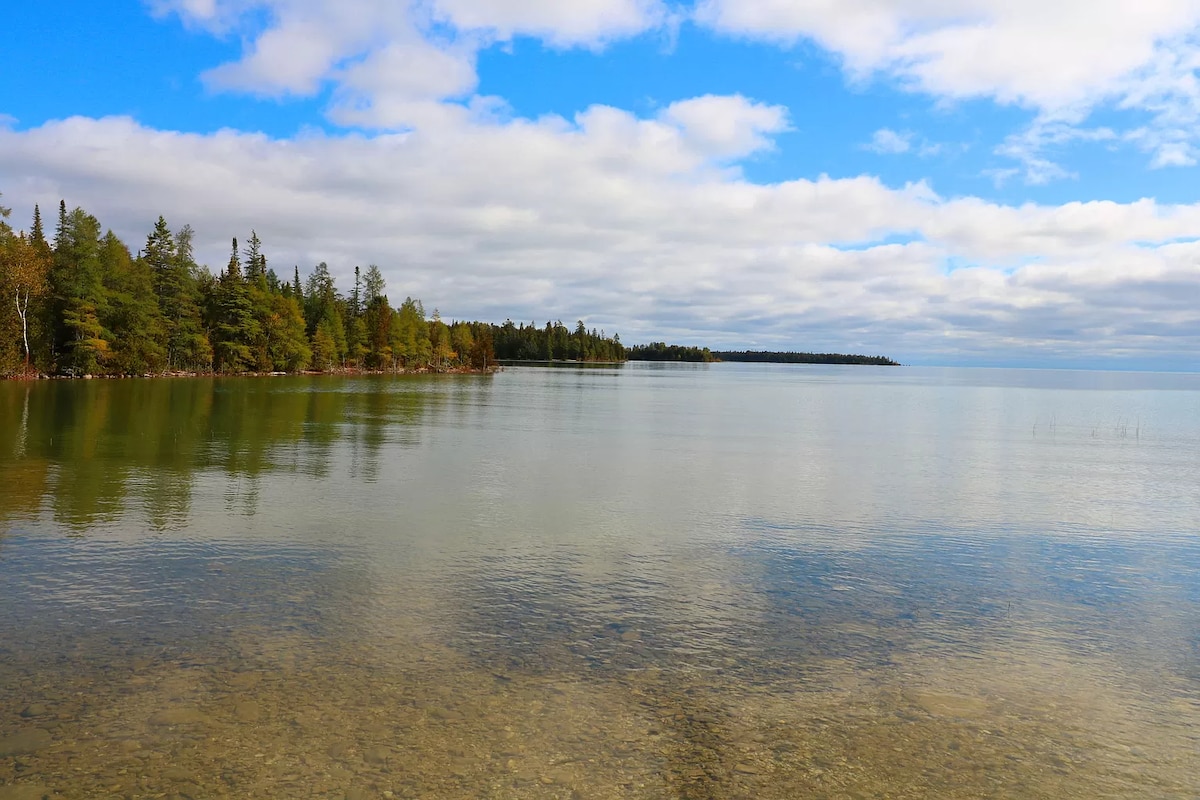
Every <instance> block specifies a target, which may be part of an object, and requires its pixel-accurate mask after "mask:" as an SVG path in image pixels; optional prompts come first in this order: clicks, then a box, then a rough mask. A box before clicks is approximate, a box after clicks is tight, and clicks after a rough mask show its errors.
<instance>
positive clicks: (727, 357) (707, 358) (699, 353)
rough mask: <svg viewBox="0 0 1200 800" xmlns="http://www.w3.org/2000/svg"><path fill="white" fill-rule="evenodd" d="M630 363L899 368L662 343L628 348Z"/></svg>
mask: <svg viewBox="0 0 1200 800" xmlns="http://www.w3.org/2000/svg"><path fill="white" fill-rule="evenodd" d="M629 360H630V361H689V362H697V363H701V362H703V363H707V362H712V361H744V362H755V363H774V364H874V365H878V366H888V367H895V366H899V364H898V363H897V362H895V361H893V360H892V359H890V358H887V357H886V356H858V355H846V354H845V353H795V352H770V351H765V350H709V349H708V348H707V347H686V346H683V345H677V344H666V343H664V342H651V343H650V344H644V345H635V346H633V347H631V348H629Z"/></svg>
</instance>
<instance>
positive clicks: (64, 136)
mask: <svg viewBox="0 0 1200 800" xmlns="http://www.w3.org/2000/svg"><path fill="white" fill-rule="evenodd" d="M714 109H716V110H717V111H714ZM714 116H719V117H721V119H722V124H721V125H716V126H714V125H712V124H711V123H710V121H709V120H710V118H712V117H714ZM785 126H786V114H785V113H784V111H783V110H782V109H777V108H773V107H770V106H763V105H760V104H755V103H753V102H751V101H749V100H746V99H744V98H739V97H724V98H719V97H702V98H696V99H694V100H687V101H682V102H680V103H676V104H673V105H671V106H668V107H666V108H665V109H663V110H661V111H660V112H657V113H656V114H655V115H654V116H652V117H638V116H635V115H633V114H631V113H629V112H626V111H622V110H619V109H615V108H610V107H605V106H596V107H593V108H590V109H588V110H586V111H585V112H583V113H580V114H579V115H577V116H575V117H573V118H570V119H567V118H562V117H556V116H548V117H545V118H541V119H538V120H522V119H517V120H507V121H497V120H494V119H488V118H486V117H484V116H481V115H471V114H462V115H444V116H441V117H431V118H430V119H429V121H428V122H427V123H426V124H424V125H423V126H422V127H420V128H418V129H415V130H411V131H408V132H405V133H397V134H387V135H377V136H364V135H357V134H353V135H351V134H348V135H337V136H335V135H327V134H310V135H307V136H303V137H298V138H291V139H275V138H270V137H267V136H263V135H260V134H247V133H241V132H236V131H231V130H226V131H220V132H218V133H215V134H211V135H200V134H185V133H177V132H172V131H162V130H154V129H151V128H147V127H145V126H143V125H140V124H139V123H137V122H135V121H133V120H131V119H128V118H108V119H99V120H97V119H89V118H72V119H68V120H63V121H60V122H53V123H48V124H46V125H43V126H41V127H38V128H34V129H31V130H26V131H16V130H4V129H0V175H3V176H4V187H3V190H4V193H5V200H6V203H7V204H8V205H12V206H14V207H15V208H16V211H15V212H14V213H15V214H16V215H18V217H19V216H20V215H22V214H23V213H28V211H27V209H30V208H31V207H32V204H33V203H34V202H40V203H41V204H42V206H43V208H47V207H53V206H54V205H55V204H56V203H57V201H58V199H59V197H65V198H66V199H67V201H68V203H69V204H71V205H76V204H77V205H81V206H83V207H84V208H86V209H88V210H89V211H92V212H93V213H96V214H97V215H99V216H100V217H101V220H102V222H104V223H105V224H106V225H109V226H112V227H113V228H114V229H115V230H116V231H117V232H118V233H119V234H120V235H122V236H123V237H124V238H125V239H126V241H127V242H129V243H130V245H131V246H133V247H135V248H136V247H137V246H138V245H139V244H140V243H141V242H142V241H143V240H144V237H145V235H146V234H147V233H148V232H149V230H150V228H151V227H152V224H153V221H154V220H155V219H156V218H157V216H158V215H159V214H164V215H165V216H166V217H167V219H168V221H169V222H170V223H171V224H172V225H174V226H179V225H182V224H184V223H190V224H191V225H193V226H194V227H195V228H196V229H197V231H198V233H199V238H200V254H201V255H202V257H204V258H205V259H207V260H208V262H209V263H211V264H214V265H219V264H220V263H221V262H222V260H223V257H224V254H225V251H226V248H227V246H228V238H229V237H230V236H231V235H241V236H244V235H245V234H246V233H247V232H248V230H249V229H250V228H255V229H256V230H257V231H258V233H259V236H260V237H261V238H262V239H263V241H264V243H265V248H266V253H267V256H268V258H269V263H270V265H271V266H273V267H275V268H276V269H277V270H278V271H280V272H281V273H285V274H286V273H290V271H291V268H292V265H293V264H296V265H299V266H300V269H301V271H302V273H303V272H307V271H308V270H309V269H311V267H312V265H313V264H315V263H316V262H317V261H321V260H324V261H328V262H329V263H330V265H331V266H332V267H333V268H334V270H335V272H337V273H338V274H340V275H341V276H342V278H343V283H344V281H345V279H346V277H347V276H348V275H349V274H350V273H351V271H352V270H353V267H354V265H356V264H357V265H366V264H368V263H377V264H379V265H380V266H381V268H382V269H383V270H384V273H385V275H386V277H387V279H388V281H389V289H390V292H391V295H392V298H393V300H399V299H401V298H403V297H404V296H405V295H409V294H411V295H413V296H419V297H421V298H422V299H423V300H424V301H425V303H426V305H427V307H429V308H433V307H435V306H436V307H439V308H440V309H441V311H442V313H443V315H445V316H447V317H459V318H462V317H471V318H483V319H492V320H495V321H502V320H503V319H504V318H505V317H511V318H513V319H516V320H525V321H532V320H539V321H544V320H545V318H546V317H554V318H562V319H564V320H567V321H572V320H575V319H584V320H585V322H586V323H587V324H588V325H589V326H593V325H594V326H596V327H604V328H605V329H607V330H608V331H614V330H615V331H619V332H620V333H621V335H622V338H623V339H624V340H625V341H627V342H636V341H639V340H645V339H648V338H650V337H654V338H671V339H675V340H680V341H689V342H697V343H704V344H709V345H715V346H745V345H747V344H748V343H749V342H751V341H753V342H755V343H757V344H758V345H759V346H775V347H780V348H805V349H809V348H811V349H820V350H825V349H836V350H851V351H856V352H863V351H865V352H883V353H888V354H893V355H897V356H900V357H901V358H915V357H921V358H924V359H927V360H955V359H981V360H985V361H986V360H993V361H994V360H998V359H1006V358H1010V359H1011V358H1022V357H1028V355H1029V354H1030V353H1036V354H1038V357H1039V358H1041V359H1045V360H1049V361H1053V360H1054V359H1055V358H1058V359H1083V358H1090V359H1093V360H1095V359H1100V358H1103V357H1105V356H1108V355H1112V354H1122V355H1127V356H1128V355H1134V356H1137V355H1140V356H1143V357H1145V356H1149V355H1153V356H1155V357H1162V358H1172V357H1173V358H1178V359H1179V363H1181V364H1187V365H1192V366H1194V365H1195V355H1194V354H1195V353H1196V352H1200V349H1198V347H1197V346H1198V345H1200V310H1198V309H1197V305H1196V303H1195V302H1194V298H1195V297H1196V296H1197V289H1200V267H1198V266H1197V264H1200V244H1198V243H1197V241H1196V239H1195V237H1196V233H1197V231H1200V206H1196V205H1178V206H1171V205H1163V204H1159V203H1156V202H1155V201H1153V200H1142V201H1138V202H1135V203H1113V202H1087V203H1069V204H1065V205H1061V206H1043V205H1033V204H1030V205H1021V206H1007V205H1001V204H996V203H992V202H988V201H986V200H983V199H979V198H969V197H968V198H954V199H947V198H943V197H940V196H938V195H937V194H936V193H934V192H933V191H932V190H931V189H930V188H929V187H928V186H927V185H925V184H923V183H914V184H909V185H904V186H887V185H885V184H883V183H882V182H880V181H879V180H878V179H875V178H871V177H855V178H843V179H834V178H825V177H822V178H818V179H815V180H792V181H783V182H777V183H768V184H756V183H753V182H750V181H748V180H746V179H745V178H744V177H743V176H742V175H741V174H740V173H739V172H738V171H737V170H736V169H731V168H730V164H731V162H733V163H736V159H738V158H742V157H745V156H746V155H747V154H752V153H754V152H756V151H757V150H758V149H761V148H762V147H766V146H770V136H771V134H772V132H777V131H779V130H782V129H783V128H784V127H785Z"/></svg>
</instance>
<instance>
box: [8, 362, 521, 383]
mask: <svg viewBox="0 0 1200 800" xmlns="http://www.w3.org/2000/svg"><path fill="white" fill-rule="evenodd" d="M503 370H504V367H503V366H502V365H500V364H495V365H492V366H490V367H484V368H482V369H480V368H478V367H414V368H412V369H409V368H404V369H359V368H357V367H343V368H341V369H335V370H301V371H300V372H189V371H179V372H154V373H149V372H148V373H145V374H142V375H90V374H89V375H48V374H46V373H44V372H43V373H25V374H20V375H4V376H0V381H93V380H95V381H109V380H144V379H147V378H151V379H153V378H298V377H304V376H307V377H322V376H329V377H335V376H340V377H346V376H352V375H492V374H494V373H497V372H502V371H503Z"/></svg>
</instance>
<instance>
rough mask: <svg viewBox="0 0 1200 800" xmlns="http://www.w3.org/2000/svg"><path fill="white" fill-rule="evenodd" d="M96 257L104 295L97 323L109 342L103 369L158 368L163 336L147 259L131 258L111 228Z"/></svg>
mask: <svg viewBox="0 0 1200 800" xmlns="http://www.w3.org/2000/svg"><path fill="white" fill-rule="evenodd" d="M159 219H160V221H161V217H160V218H159ZM167 239H168V241H170V232H169V231H168V235H167ZM172 249H173V248H172ZM100 261H101V264H102V272H103V275H104V283H105V290H106V293H107V299H108V302H107V304H106V308H105V317H104V318H103V319H102V320H101V323H102V326H103V328H104V330H105V331H106V332H107V334H108V338H109V340H110V342H111V348H110V349H111V354H110V357H109V362H108V364H107V371H109V372H115V373H118V374H123V375H142V374H145V373H148V372H159V371H160V370H162V368H163V367H164V366H165V364H166V347H165V342H166V338H167V337H166V331H165V327H164V324H163V317H162V312H161V311H160V309H159V306H158V297H157V295H156V294H155V292H154V278H155V275H154V272H153V271H152V267H151V266H150V263H149V261H147V260H146V259H145V258H139V259H136V260H135V259H133V258H131V257H130V255H129V248H127V247H126V246H125V245H124V243H122V242H121V240H120V239H118V238H117V236H116V234H114V233H113V232H112V231H109V232H108V234H107V235H106V236H105V237H104V241H103V243H102V245H101V249H100Z"/></svg>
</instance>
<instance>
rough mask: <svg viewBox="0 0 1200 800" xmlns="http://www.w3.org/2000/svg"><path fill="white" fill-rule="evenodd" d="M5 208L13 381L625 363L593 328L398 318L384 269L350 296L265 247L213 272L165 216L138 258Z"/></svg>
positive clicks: (400, 312)
mask: <svg viewBox="0 0 1200 800" xmlns="http://www.w3.org/2000/svg"><path fill="white" fill-rule="evenodd" d="M9 215H10V210H9V209H6V208H3V207H2V206H0V298H3V303H2V304H0V376H2V377H27V378H34V377H39V376H47V377H49V376H55V377H80V378H82V377H88V376H91V377H118V376H130V377H132V376H138V377H141V376H147V375H151V376H164V377H165V376H180V375H206V376H209V375H264V374H278V373H286V374H300V373H339V374H357V373H414V372H416V373H420V372H487V371H490V370H492V369H493V368H494V366H495V364H496V362H497V360H498V359H511V358H518V359H520V358H531V357H532V358H550V359H556V360H567V359H571V360H576V361H614V360H615V361H623V360H625V348H624V346H623V345H622V344H621V342H620V339H619V337H617V336H615V335H614V336H612V337H609V336H607V335H606V334H605V333H604V332H603V331H596V330H595V329H593V330H590V331H589V330H588V329H587V328H586V326H585V325H584V323H583V322H582V321H580V322H579V323H578V324H577V325H576V326H575V328H574V329H569V328H567V327H566V326H565V325H563V323H562V322H561V321H558V322H547V323H546V324H545V326H538V325H536V324H531V325H529V326H526V325H525V324H521V325H519V326H518V325H515V324H514V323H513V322H512V321H511V320H509V321H506V322H505V323H504V324H503V325H495V324H492V323H488V322H468V321H461V320H457V321H450V322H448V323H447V322H445V321H443V320H442V318H441V315H440V313H439V312H438V311H437V310H436V309H435V310H434V312H433V315H432V316H431V317H427V316H426V314H425V309H424V307H423V306H422V304H421V301H420V300H416V299H413V298H412V297H407V298H405V300H404V302H403V303H401V304H400V306H399V307H393V306H392V305H391V303H390V301H389V300H388V297H387V295H386V294H385V293H384V290H385V283H384V279H383V275H382V273H381V271H380V269H379V267H377V266H376V265H374V264H372V265H370V266H368V267H367V268H366V269H365V270H360V268H359V267H355V268H354V285H353V288H352V289H351V290H350V291H348V292H343V291H342V290H340V289H339V288H338V286H337V285H336V283H335V281H334V278H333V275H332V274H331V272H330V268H329V266H328V265H327V264H326V263H325V262H321V263H320V264H318V265H317V266H316V267H314V268H313V269H312V271H311V272H310V273H309V274H308V276H307V278H306V279H305V280H304V281H301V276H300V268H299V267H298V266H294V267H293V268H292V270H290V272H291V276H290V279H289V278H288V277H281V276H280V275H279V274H277V273H276V272H275V270H274V269H273V268H271V267H269V266H268V264H267V256H266V254H265V252H264V249H263V243H262V242H261V241H260V240H259V238H258V235H257V234H256V233H255V232H254V231H251V232H250V237H249V239H247V240H246V241H245V243H244V245H245V246H244V247H241V248H239V246H238V240H237V239H236V238H235V239H233V240H232V247H231V250H230V255H229V262H228V264H227V265H226V266H225V267H224V268H223V269H221V270H220V271H219V272H216V273H214V272H212V271H211V270H209V269H208V268H207V267H205V266H201V265H199V264H197V263H196V261H195V258H194V256H193V241H194V238H195V233H194V231H193V230H192V228H191V227H190V226H187V225H184V226H183V227H182V228H179V229H178V230H174V231H172V230H171V228H170V227H168V225H167V223H166V221H165V220H164V219H163V218H162V217H159V218H158V221H157V222H156V223H155V225H154V228H153V230H152V231H151V232H150V233H149V235H148V236H147V237H146V242H145V245H144V247H142V248H141V249H140V250H138V252H137V254H136V255H134V254H133V253H131V251H130V249H129V247H128V246H126V244H125V243H124V242H122V241H121V240H120V239H119V238H118V237H117V236H116V234H114V233H113V232H112V231H111V230H109V231H107V232H106V233H102V230H103V229H102V227H101V225H100V222H99V220H97V219H96V217H94V216H92V215H91V214H89V213H87V212H86V211H84V210H83V209H82V208H76V209H75V210H74V211H70V212H68V211H67V205H66V202H65V201H63V202H60V203H59V208H58V223H57V226H56V229H55V232H54V237H53V240H50V239H48V238H47V237H46V234H45V232H44V230H43V223H42V215H41V209H40V208H38V207H37V206H34V209H33V220H32V225H31V227H30V230H29V232H28V233H26V232H24V231H21V232H19V233H18V232H14V231H13V229H12V227H11V226H10V225H9V224H8V223H7V222H6V219H7V218H8V217H9Z"/></svg>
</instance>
